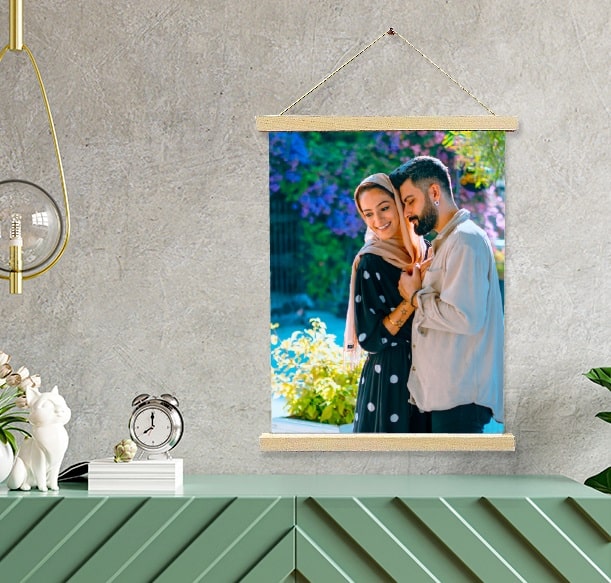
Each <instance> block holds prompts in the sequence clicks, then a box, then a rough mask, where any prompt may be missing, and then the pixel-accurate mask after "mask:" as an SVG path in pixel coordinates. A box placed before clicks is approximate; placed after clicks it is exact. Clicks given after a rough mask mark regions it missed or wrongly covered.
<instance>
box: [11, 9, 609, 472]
mask: <svg viewBox="0 0 611 583" xmlns="http://www.w3.org/2000/svg"><path fill="white" fill-rule="evenodd" d="M24 2H25V11H26V26H25V42H26V43H27V45H28V46H29V47H30V48H31V49H32V51H33V52H34V54H35V56H36V57H37V59H38V62H39V65H40V68H41V71H42V74H43V78H44V80H45V83H46V86H47V91H48V94H49V99H50V101H51V106H52V109H53V113H54V117H55V122H56V125H57V128H58V134H59V140H60V146H61V151H62V156H63V162H64V167H65V171H66V177H67V183H68V189H69V193H70V201H71V210H72V219H73V225H72V226H73V234H72V238H71V242H70V246H69V248H68V250H67V252H66V254H65V256H64V257H63V258H62V260H61V261H60V262H59V264H58V265H57V266H56V267H55V268H54V269H52V270H51V271H50V272H49V273H48V274H46V275H44V276H42V277H40V278H37V279H34V280H32V281H30V282H26V284H25V289H24V293H23V295H22V296H20V297H17V296H9V294H8V284H7V290H6V291H3V292H2V293H1V295H0V312H1V313H2V325H1V332H0V349H4V350H5V351H6V352H9V353H10V354H12V355H13V362H14V364H26V365H27V366H28V367H29V368H30V370H31V371H32V372H39V373H40V374H42V376H43V381H44V388H46V389H50V388H51V387H52V386H53V385H54V384H58V385H59V387H60V390H61V392H62V393H63V394H64V396H65V397H66V399H67V401H68V403H69V404H70V406H71V408H72V411H73V419H72V421H71V422H70V424H69V425H68V429H69V432H70V437H71V443H70V447H69V450H68V453H67V456H66V460H65V462H66V463H71V462H76V461H79V460H83V459H91V458H96V457H104V456H107V455H110V453H111V449H112V446H113V445H114V443H116V442H117V441H119V440H120V439H121V438H123V437H126V436H127V435H126V422H127V418H128V415H129V412H130V403H131V400H132V398H133V396H134V395H135V394H137V393H140V392H151V393H160V392H166V391H167V392H174V393H176V394H177V395H178V396H179V397H180V399H181V401H182V402H183V404H184V410H185V415H186V422H187V424H188V429H187V432H186V435H185V437H184V440H183V442H182V443H181V445H180V446H179V448H178V450H177V455H180V456H182V457H184V458H185V466H186V472H188V473H249V472H250V473H355V474H356V473H376V472H378V473H388V474H394V473H497V474H514V473H528V474H530V473H535V474H564V475H566V476H569V477H572V478H574V479H576V480H579V481H581V480H583V479H584V478H586V477H587V476H588V475H590V474H592V473H595V472H597V471H598V470H599V469H602V468H603V467H604V466H605V465H606V464H608V462H609V461H610V460H609V447H608V446H609V437H610V433H609V427H608V426H607V425H605V424H604V423H603V422H602V421H600V420H598V419H595V418H594V415H595V414H596V413H597V412H598V411H600V410H604V409H608V408H609V395H608V393H606V392H605V391H604V390H603V389H600V388H598V387H596V386H595V385H593V384H592V383H590V382H589V381H587V380H586V379H584V378H583V377H582V376H581V373H582V372H585V371H587V370H588V369H589V368H591V367H594V366H604V365H610V364H611V362H610V360H609V359H610V358H611V356H610V350H609V347H610V345H609V330H610V324H611V321H610V316H609V314H610V313H611V310H610V308H611V304H610V299H609V297H610V291H611V289H610V284H609V281H610V278H609V276H608V273H607V272H606V270H608V268H609V265H610V251H609V248H610V245H609V244H610V242H611V241H610V236H609V220H610V218H611V210H610V208H611V205H610V197H609V190H608V178H609V105H608V94H609V62H608V54H609V48H610V47H609V40H608V39H609V34H608V31H609V15H608V13H607V12H605V11H604V10H602V8H601V7H600V3H599V2H595V1H593V0H587V1H585V2H565V1H562V0H547V1H542V2H530V1H527V0H517V1H515V2H511V3H508V2H501V1H476V0H467V1H462V0H461V1H458V0H447V1H445V2H415V1H404V2H399V1H387V2H377V3H375V2H374V3H372V2H370V1H368V0H354V1H351V2H347V1H341V0H340V1H338V0H333V1H330V0H323V1H315V2H311V1H307V2H306V1H290V2H289V1H285V2H280V1H278V0H257V1H256V2H254V1H252V0H228V1H226V2H218V1H217V2H214V1H211V0H201V1H199V0H198V1H195V0H173V1H168V0H147V1H146V2H143V1H141V2H136V1H135V0H125V1H123V2H99V1H94V0H79V1H76V0H39V1H37V2H34V1H28V0H24ZM0 23H6V25H4V24H0V41H1V44H2V45H4V44H5V43H6V42H8V2H6V1H4V2H1V3H0ZM391 26H392V27H394V28H395V29H396V30H397V31H399V32H400V33H401V34H402V35H404V36H406V37H407V38H408V39H410V40H411V41H412V42H413V43H414V44H415V45H416V46H417V47H419V48H420V49H422V50H423V51H424V52H425V53H426V54H427V55H428V56H429V57H430V58H431V59H433V60H434V61H436V62H438V63H439V64H440V65H442V66H443V67H444V68H445V69H446V70H447V71H448V72H450V73H451V74H452V75H453V76H454V77H455V78H457V79H458V80H459V81H461V82H462V83H463V84H464V85H465V86H466V87H468V88H469V89H470V90H471V91H473V92H474V93H475V94H476V95H477V96H478V97H479V99H481V100H482V101H483V102H484V103H486V104H487V105H488V106H489V107H491V108H492V109H493V110H494V111H495V112H496V113H498V114H502V115H516V116H518V118H519V122H520V129H519V131H518V132H517V133H515V134H511V135H510V136H509V138H508V148H507V193H508V203H507V225H508V227H507V231H508V241H509V251H508V258H507V282H506V316H507V330H506V409H507V428H508V430H509V431H511V432H513V433H514V434H515V436H516V439H517V451H516V452H514V453H385V454H380V453H367V452H358V453H352V454H345V453H315V454H309V453H291V454H289V453H286V454H273V453H262V452H260V450H259V444H258V437H259V435H260V434H261V433H262V432H265V431H268V430H269V427H270V418H269V417H270V398H269V369H268V358H269V345H268V338H269V322H268V310H269V296H268V291H269V290H268V260H269V256H268V191H267V135H266V134H263V133H259V132H257V131H256V129H255V116H257V115H266V114H277V113H279V112H280V111H282V109H284V108H285V107H286V106H288V105H289V104H290V103H291V102H292V101H294V100H295V99H297V98H298V97H299V96H301V95H302V94H303V93H305V92H306V91H307V90H309V89H310V88H311V87H313V86H314V85H315V84H316V83H318V81H320V79H322V78H323V77H324V76H325V75H327V74H328V73H329V72H331V71H332V70H333V69H335V68H336V67H338V66H339V65H340V64H341V63H343V62H344V61H345V60H347V59H348V58H350V57H351V56H353V55H354V54H356V53H357V52H358V51H359V50H360V49H361V48H362V47H364V46H365V45H366V44H367V43H369V42H370V41H372V40H373V39H374V38H376V37H377V36H378V35H380V34H382V33H383V32H384V31H386V30H387V29H388V28H389V27H391ZM10 57H11V55H8V56H7V57H6V58H5V60H4V61H3V62H2V63H1V64H0V93H1V94H0V118H1V119H2V120H3V121H1V122H0V123H1V124H2V125H0V130H1V132H2V133H1V135H0V150H1V151H0V168H1V169H2V172H8V173H17V172H19V173H20V172H22V171H23V172H27V173H28V176H30V177H32V178H34V179H40V180H43V179H47V178H48V179H49V180H51V181H52V180H54V179H55V175H54V167H53V164H54V161H53V157H52V155H49V153H48V152H47V150H49V137H48V132H47V131H46V128H45V126H44V123H45V120H44V117H41V115H42V114H41V110H40V106H39V105H38V101H37V100H38V99H39V98H38V97H37V96H36V92H35V86H34V85H33V79H32V78H31V77H27V75H25V74H21V73H19V72H18V64H17V62H16V60H15V59H10ZM5 80H6V81H5ZM26 81H28V82H29V83H30V86H29V88H27V89H21V88H20V87H21V85H20V84H21V83H25V82H26ZM10 90H14V91H16V95H17V97H10V98H9V97H7V96H8V95H11V93H10ZM12 95H15V94H12ZM13 100H14V102H16V103H17V104H18V107H17V106H15V107H13V106H14V105H15V103H14V102H13ZM22 103H23V104H25V105H24V106H23V107H21V104H22ZM31 108H37V115H38V117H36V116H32V115H30V114H29V111H30V110H31ZM291 112H292V113H300V114H325V115H450V114H485V113H486V112H485V111H484V110H483V109H481V108H480V107H479V106H478V105H477V103H475V102H474V101H473V100H471V99H470V98H469V97H468V96H467V95H466V94H465V93H464V92H462V91H461V90H460V89H458V88H457V87H456V86H455V85H453V84H452V83H451V82H450V81H448V79H447V78H446V77H445V76H444V75H442V74H441V73H439V72H438V71H436V70H435V69H434V68H433V67H432V66H431V65H430V64H428V63H427V62H426V61H424V60H423V59H422V58H421V57H420V56H418V54H417V53H415V52H414V51H413V50H411V49H410V48H409V47H408V46H407V45H406V44H405V43H403V42H402V41H400V40H399V39H398V38H396V37H395V38H391V37H387V38H384V39H383V41H381V42H380V43H378V44H376V45H375V46H374V47H373V48H372V49H370V50H369V51H368V52H367V53H366V55H365V56H363V57H361V58H360V59H358V60H356V61H355V62H354V63H352V64H351V65H350V66H349V67H346V69H344V70H343V71H342V72H341V73H339V74H338V75H336V76H334V77H333V79H332V80H330V81H329V82H328V83H326V84H325V85H324V86H323V87H322V88H321V89H319V90H318V91H316V92H314V93H313V94H312V95H311V96H310V97H308V98H307V99H305V100H304V101H303V102H302V103H300V104H299V106H297V107H296V108H294V110H292V111H291ZM11 151H13V152H15V153H13V154H10V152H11Z"/></svg>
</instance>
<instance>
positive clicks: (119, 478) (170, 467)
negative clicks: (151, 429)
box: [87, 458, 183, 492]
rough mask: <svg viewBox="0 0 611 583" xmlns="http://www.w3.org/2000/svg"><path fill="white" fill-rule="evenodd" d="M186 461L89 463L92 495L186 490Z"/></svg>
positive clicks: (105, 459) (103, 461) (109, 460)
mask: <svg viewBox="0 0 611 583" xmlns="http://www.w3.org/2000/svg"><path fill="white" fill-rule="evenodd" d="M182 472H183V464H182V459H159V460H136V461H131V462H118V463H117V462H115V461H114V460H113V458H104V459H99V460H93V461H91V462H89V468H88V471H87V473H88V478H87V482H88V487H87V489H88V490H89V491H90V492H92V491H93V492H102V491H106V492H140V491H146V492H164V491H165V492H167V491H175V490H178V489H180V488H182V484H183V474H182Z"/></svg>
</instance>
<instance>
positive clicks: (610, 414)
mask: <svg viewBox="0 0 611 583" xmlns="http://www.w3.org/2000/svg"><path fill="white" fill-rule="evenodd" d="M596 416H597V417H598V418H599V419H602V420H603V421H606V422H607V423H611V411H601V412H600V413H598V415H596Z"/></svg>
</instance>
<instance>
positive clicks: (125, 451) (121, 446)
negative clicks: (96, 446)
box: [114, 439, 138, 463]
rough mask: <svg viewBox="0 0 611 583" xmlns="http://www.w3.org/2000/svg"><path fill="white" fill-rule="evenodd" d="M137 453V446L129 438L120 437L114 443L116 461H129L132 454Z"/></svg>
mask: <svg viewBox="0 0 611 583" xmlns="http://www.w3.org/2000/svg"><path fill="white" fill-rule="evenodd" d="M137 453H138V446H137V445H136V444H135V443H134V442H133V441H132V440H131V439H122V440H121V441H120V442H119V443H117V445H115V457H114V460H115V462H116V463H120V462H131V461H132V460H133V459H134V456H135V455H136V454H137Z"/></svg>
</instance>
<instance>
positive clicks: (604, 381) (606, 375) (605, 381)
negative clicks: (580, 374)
mask: <svg viewBox="0 0 611 583" xmlns="http://www.w3.org/2000/svg"><path fill="white" fill-rule="evenodd" d="M584 376H585V377H586V378H588V379H590V380H591V381H592V382H593V383H596V384H597V385H600V386H601V387H605V388H607V389H609V390H610V391H611V367H610V366H604V367H598V368H591V369H590V370H589V371H588V372H587V373H584Z"/></svg>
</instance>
